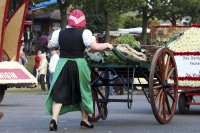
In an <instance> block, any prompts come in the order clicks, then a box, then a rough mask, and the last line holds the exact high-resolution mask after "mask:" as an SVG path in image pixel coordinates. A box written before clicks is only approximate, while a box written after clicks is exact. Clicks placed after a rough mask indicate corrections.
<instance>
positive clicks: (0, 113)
mask: <svg viewBox="0 0 200 133" xmlns="http://www.w3.org/2000/svg"><path fill="white" fill-rule="evenodd" d="M2 117H3V112H0V120H1V118H2Z"/></svg>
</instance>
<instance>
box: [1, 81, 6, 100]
mask: <svg viewBox="0 0 200 133" xmlns="http://www.w3.org/2000/svg"><path fill="white" fill-rule="evenodd" d="M5 90H6V85H0V103H1V102H2V101H3V98H4V95H5Z"/></svg>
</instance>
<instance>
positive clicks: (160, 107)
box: [158, 93, 163, 116]
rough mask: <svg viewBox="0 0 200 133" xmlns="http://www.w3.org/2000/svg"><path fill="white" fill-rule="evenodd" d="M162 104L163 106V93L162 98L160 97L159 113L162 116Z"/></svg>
mask: <svg viewBox="0 0 200 133" xmlns="http://www.w3.org/2000/svg"><path fill="white" fill-rule="evenodd" d="M162 106H163V93H161V96H160V99H159V106H158V114H159V116H161V112H162Z"/></svg>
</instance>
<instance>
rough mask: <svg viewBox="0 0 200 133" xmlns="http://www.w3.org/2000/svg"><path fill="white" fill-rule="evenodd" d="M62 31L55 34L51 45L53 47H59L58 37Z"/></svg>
mask: <svg viewBox="0 0 200 133" xmlns="http://www.w3.org/2000/svg"><path fill="white" fill-rule="evenodd" d="M59 33H60V30H56V31H54V32H53V34H52V37H51V40H50V43H51V45H52V46H53V47H57V46H59V42H58V37H59Z"/></svg>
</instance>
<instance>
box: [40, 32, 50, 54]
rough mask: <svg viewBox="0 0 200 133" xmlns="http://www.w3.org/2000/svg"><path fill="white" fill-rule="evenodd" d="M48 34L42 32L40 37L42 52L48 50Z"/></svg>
mask: <svg viewBox="0 0 200 133" xmlns="http://www.w3.org/2000/svg"><path fill="white" fill-rule="evenodd" d="M47 41H48V40H47V36H46V35H45V33H44V32H43V33H42V36H41V37H40V45H41V51H42V53H44V52H46V46H45V43H46V42H47Z"/></svg>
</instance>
